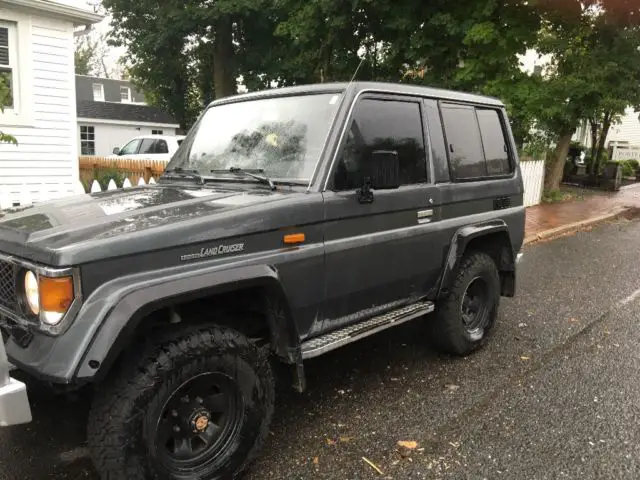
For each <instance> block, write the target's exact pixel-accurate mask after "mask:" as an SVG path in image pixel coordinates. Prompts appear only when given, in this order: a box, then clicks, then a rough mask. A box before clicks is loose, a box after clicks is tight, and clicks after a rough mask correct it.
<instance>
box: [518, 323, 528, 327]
mask: <svg viewBox="0 0 640 480" xmlns="http://www.w3.org/2000/svg"><path fill="white" fill-rule="evenodd" d="M518 327H520V328H525V327H527V324H526V323H524V322H521V323H519V324H518Z"/></svg>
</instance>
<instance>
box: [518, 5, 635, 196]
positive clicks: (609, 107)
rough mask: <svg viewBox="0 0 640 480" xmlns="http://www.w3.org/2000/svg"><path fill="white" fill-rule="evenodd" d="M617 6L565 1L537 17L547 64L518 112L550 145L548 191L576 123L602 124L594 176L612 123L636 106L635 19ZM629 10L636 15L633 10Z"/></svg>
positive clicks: (558, 173)
mask: <svg viewBox="0 0 640 480" xmlns="http://www.w3.org/2000/svg"><path fill="white" fill-rule="evenodd" d="M620 3H624V0H616V1H615V2H613V1H612V2H609V3H604V4H598V6H597V8H595V7H594V5H595V2H594V4H593V5H590V4H586V3H584V2H579V1H578V0H570V1H564V2H560V3H556V4H552V5H551V6H549V7H548V9H547V10H544V11H543V14H542V18H543V26H542V29H541V30H540V34H539V39H538V42H537V46H538V49H539V51H540V52H541V53H545V54H550V55H551V58H552V60H551V63H550V64H549V65H548V67H547V72H546V75H545V76H544V77H543V79H542V81H541V82H540V83H539V85H538V87H539V88H538V89H537V90H536V93H535V95H534V96H533V97H532V99H531V100H533V101H529V102H526V103H525V104H523V105H522V108H526V109H527V110H528V111H529V112H533V116H534V117H535V118H536V121H537V123H538V125H539V126H540V127H541V128H543V129H544V130H546V131H547V132H549V133H552V134H553V137H554V138H555V140H556V147H555V151H554V154H553V156H552V158H551V159H548V161H547V168H546V170H547V171H546V176H545V189H546V190H548V191H552V190H557V189H558V188H559V186H560V181H561V180H562V174H563V169H564V163H565V160H566V157H567V155H568V152H569V147H570V144H571V138H572V136H573V134H574V132H575V131H576V129H577V127H578V126H579V124H580V122H581V121H583V120H586V119H595V118H597V119H602V130H603V131H602V133H603V134H604V135H600V137H599V138H600V140H599V142H598V146H597V148H596V162H595V169H596V170H595V172H597V168H598V159H599V157H600V156H601V152H602V149H603V148H604V142H605V139H606V133H607V132H608V129H609V127H610V125H611V123H612V121H613V120H614V119H615V117H616V116H617V115H619V114H621V113H623V112H624V109H625V107H626V106H627V105H634V104H637V103H638V102H640V86H639V85H638V83H637V79H638V78H639V75H640V52H638V45H640V36H639V33H640V32H639V31H638V25H637V24H636V23H635V22H636V18H638V16H637V15H635V16H634V15H630V14H629V12H620V11H619V10H618V6H619V5H618V4H620ZM608 8H609V9H608ZM634 8H635V11H636V12H637V11H638V8H639V7H638V6H637V5H635V6H634ZM638 20H640V18H638ZM598 152H599V153H598Z"/></svg>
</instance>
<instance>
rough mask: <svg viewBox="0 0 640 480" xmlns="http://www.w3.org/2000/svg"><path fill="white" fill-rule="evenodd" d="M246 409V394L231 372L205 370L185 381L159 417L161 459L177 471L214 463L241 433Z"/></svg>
mask: <svg viewBox="0 0 640 480" xmlns="http://www.w3.org/2000/svg"><path fill="white" fill-rule="evenodd" d="M243 410H244V409H243V398H242V394H241V392H240V390H239V388H238V385H237V384H236V382H235V380H233V379H232V378H231V377H229V376H228V375H225V374H223V373H217V372H216V373H204V374H201V375H198V376H195V377H193V378H191V379H190V380H188V381H186V382H184V383H183V384H182V385H180V386H179V387H178V388H177V389H175V390H174V391H173V392H172V394H171V395H170V396H169V399H168V400H167V401H166V402H165V404H164V406H163V408H162V412H161V414H160V418H159V419H158V423H157V427H156V436H155V444H156V449H157V454H158V459H159V460H160V461H161V462H162V463H163V464H164V465H165V467H167V468H168V469H169V470H171V471H176V472H185V471H190V470H194V469H195V470H197V469H199V468H202V467H205V466H207V465H210V464H211V463H213V462H215V461H216V459H218V458H219V456H220V455H222V454H223V453H224V452H225V450H226V448H227V447H228V446H229V445H230V444H231V443H232V442H233V440H234V438H235V437H236V436H237V434H238V431H239V428H240V425H241V423H242V416H243Z"/></svg>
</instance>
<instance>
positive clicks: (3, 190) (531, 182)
mask: <svg viewBox="0 0 640 480" xmlns="http://www.w3.org/2000/svg"><path fill="white" fill-rule="evenodd" d="M520 170H521V171H522V179H523V182H524V205H525V207H531V206H533V205H538V204H539V203H540V202H541V200H542V187H543V185H544V160H533V161H525V162H521V163H520ZM154 183H156V181H155V179H154V178H153V177H151V178H150V179H149V184H150V185H151V184H154ZM138 185H145V181H144V179H143V178H140V180H139V181H138ZM132 186H133V185H132V184H131V181H130V180H129V179H128V178H127V179H126V180H125V181H124V183H123V186H122V188H131V187H132ZM117 188H118V187H117V186H116V183H115V182H114V181H113V180H111V181H110V182H109V185H108V187H107V190H116V189H117ZM100 191H102V188H101V187H100V184H99V183H98V182H97V181H96V180H94V181H93V183H92V184H91V193H96V192H100ZM83 193H85V191H84V187H83V185H82V183H80V181H78V182H76V183H75V184H73V185H71V184H64V185H0V209H4V208H10V207H18V206H25V205H31V204H32V203H39V202H45V201H47V200H53V199H56V198H61V197H67V196H70V195H79V194H83Z"/></svg>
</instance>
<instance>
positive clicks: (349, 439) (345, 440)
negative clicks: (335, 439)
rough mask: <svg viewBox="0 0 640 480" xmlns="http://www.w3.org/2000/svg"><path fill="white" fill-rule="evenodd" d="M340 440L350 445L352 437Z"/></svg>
mask: <svg viewBox="0 0 640 480" xmlns="http://www.w3.org/2000/svg"><path fill="white" fill-rule="evenodd" d="M339 440H340V441H341V442H342V443H349V442H350V441H351V437H340V438H339Z"/></svg>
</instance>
